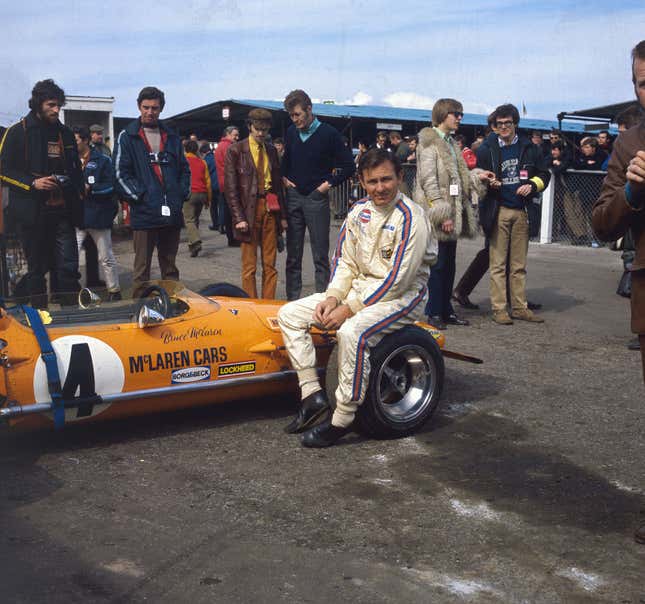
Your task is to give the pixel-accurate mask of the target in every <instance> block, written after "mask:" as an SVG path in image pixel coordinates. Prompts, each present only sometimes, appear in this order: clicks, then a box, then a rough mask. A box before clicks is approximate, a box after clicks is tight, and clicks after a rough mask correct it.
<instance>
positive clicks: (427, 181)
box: [414, 99, 495, 329]
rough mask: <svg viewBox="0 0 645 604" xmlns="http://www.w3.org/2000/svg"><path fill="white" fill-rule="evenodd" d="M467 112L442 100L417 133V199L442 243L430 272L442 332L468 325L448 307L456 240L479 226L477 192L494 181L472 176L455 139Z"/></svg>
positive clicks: (488, 175) (434, 313)
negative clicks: (474, 198) (475, 203)
mask: <svg viewBox="0 0 645 604" xmlns="http://www.w3.org/2000/svg"><path fill="white" fill-rule="evenodd" d="M463 115H464V114H463V107H462V105H461V103H460V102H459V101H456V100H455V99H439V100H438V101H437V102H436V103H435V104H434V107H433V108H432V123H433V126H432V127H430V128H424V129H423V130H421V132H420V133H419V146H418V147H417V178H416V184H415V187H414V200H415V201H416V202H417V203H418V204H420V205H421V206H422V207H427V208H428V217H429V219H430V223H431V224H432V228H433V231H434V233H435V234H436V236H437V239H438V240H439V254H438V257H437V262H436V264H434V265H433V267H432V269H431V271H430V279H429V281H428V289H429V292H430V298H429V301H428V304H427V306H426V314H427V315H428V316H429V321H430V323H432V324H433V325H434V326H435V327H437V328H439V329H444V328H445V326H446V323H449V324H451V325H468V321H466V320H465V319H460V318H459V317H458V316H457V315H456V314H455V311H454V309H453V307H452V304H451V303H450V296H451V294H452V287H453V284H454V281H455V263H456V254H457V239H459V238H460V237H473V236H474V235H475V234H476V232H477V224H476V222H475V217H474V215H473V209H472V202H471V196H472V194H473V192H478V193H482V194H483V193H484V192H485V187H483V186H482V185H481V182H482V181H484V180H486V181H487V180H489V179H493V178H494V177H495V175H494V174H493V173H492V172H484V171H483V170H476V171H474V172H470V171H469V170H468V167H467V166H466V162H465V161H464V159H463V157H462V155H461V152H460V150H459V148H458V146H457V144H456V143H455V141H454V140H453V138H452V133H453V132H455V131H456V130H457V129H458V128H459V124H460V122H461V118H462V117H463Z"/></svg>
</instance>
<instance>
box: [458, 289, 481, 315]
mask: <svg viewBox="0 0 645 604" xmlns="http://www.w3.org/2000/svg"><path fill="white" fill-rule="evenodd" d="M452 299H453V300H454V301H455V302H456V303H457V304H459V306H461V307H462V308H467V309H468V310H478V309H479V304H474V303H473V302H471V301H470V298H468V296H464V295H463V294H461V293H459V292H458V291H457V290H455V291H454V292H452Z"/></svg>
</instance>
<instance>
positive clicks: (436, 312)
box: [426, 241, 457, 320]
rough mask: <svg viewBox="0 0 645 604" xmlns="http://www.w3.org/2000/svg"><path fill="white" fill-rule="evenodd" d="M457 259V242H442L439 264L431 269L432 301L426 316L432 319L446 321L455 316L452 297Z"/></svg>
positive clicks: (427, 306)
mask: <svg viewBox="0 0 645 604" xmlns="http://www.w3.org/2000/svg"><path fill="white" fill-rule="evenodd" d="M456 258H457V242H456V241H440V242H439V254H438V256H437V263H436V264H435V265H434V266H433V267H432V268H431V269H430V278H429V279H428V289H429V290H430V299H429V300H428V304H427V305H426V314H427V315H429V316H431V317H441V318H442V319H444V320H445V319H447V318H448V317H449V316H450V315H453V314H455V310H454V308H453V307H452V303H451V302H450V296H451V295H452V288H453V285H454V283H455V269H456Z"/></svg>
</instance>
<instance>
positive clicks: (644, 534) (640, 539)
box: [634, 524, 645, 544]
mask: <svg viewBox="0 0 645 604" xmlns="http://www.w3.org/2000/svg"><path fill="white" fill-rule="evenodd" d="M634 541H636V543H644V544H645V524H644V525H643V526H639V527H638V528H637V529H636V530H635V531H634Z"/></svg>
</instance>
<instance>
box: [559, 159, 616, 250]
mask: <svg viewBox="0 0 645 604" xmlns="http://www.w3.org/2000/svg"><path fill="white" fill-rule="evenodd" d="M605 175H606V172H599V171H589V170H569V171H567V172H565V173H564V174H558V175H555V174H553V175H552V182H553V225H552V230H551V241H553V242H554V243H565V244H569V245H586V246H589V245H591V246H593V247H597V246H599V243H598V242H597V240H596V238H595V235H594V233H593V229H592V228H591V209H592V207H593V204H594V202H595V201H596V200H597V199H598V196H599V195H600V188H601V187H602V181H603V179H604V178H605Z"/></svg>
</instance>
